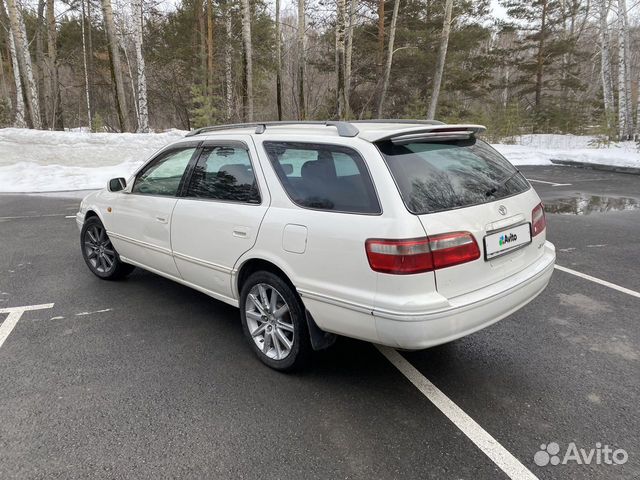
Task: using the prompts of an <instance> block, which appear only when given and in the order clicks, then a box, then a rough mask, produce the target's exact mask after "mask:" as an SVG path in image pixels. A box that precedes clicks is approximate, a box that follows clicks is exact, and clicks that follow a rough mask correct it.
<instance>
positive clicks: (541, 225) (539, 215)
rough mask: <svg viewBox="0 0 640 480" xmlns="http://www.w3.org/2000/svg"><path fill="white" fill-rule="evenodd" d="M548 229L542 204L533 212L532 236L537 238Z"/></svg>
mask: <svg viewBox="0 0 640 480" xmlns="http://www.w3.org/2000/svg"><path fill="white" fill-rule="evenodd" d="M546 227H547V219H546V217H545V215H544V207H543V205H542V203H539V204H538V205H536V208H534V209H533V211H532V212H531V236H532V237H535V236H536V235H538V234H539V233H541V232H542V231H543V230H544V229H545V228H546Z"/></svg>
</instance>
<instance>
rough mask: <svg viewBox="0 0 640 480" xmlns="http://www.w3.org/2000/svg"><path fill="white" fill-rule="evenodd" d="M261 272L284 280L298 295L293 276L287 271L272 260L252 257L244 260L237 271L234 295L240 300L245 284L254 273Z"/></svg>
mask: <svg viewBox="0 0 640 480" xmlns="http://www.w3.org/2000/svg"><path fill="white" fill-rule="evenodd" d="M260 270H265V271H267V272H271V273H273V274H275V275H278V276H279V277H280V278H282V280H284V281H285V282H286V283H288V284H289V286H290V287H291V288H292V289H293V291H294V292H296V294H297V289H296V286H295V285H294V283H293V281H292V280H291V276H290V275H289V274H288V273H287V272H286V271H285V269H283V268H282V267H280V266H278V265H277V264H275V263H274V262H273V261H271V260H267V259H264V258H261V257H252V258H247V259H245V260H243V261H242V263H241V264H240V266H239V267H238V269H237V272H236V275H235V280H234V285H233V287H234V290H235V291H234V294H235V295H237V298H238V299H239V298H240V292H241V291H242V286H243V285H244V282H246V281H247V279H248V278H249V276H250V275H251V274H252V273H254V272H258V271H260Z"/></svg>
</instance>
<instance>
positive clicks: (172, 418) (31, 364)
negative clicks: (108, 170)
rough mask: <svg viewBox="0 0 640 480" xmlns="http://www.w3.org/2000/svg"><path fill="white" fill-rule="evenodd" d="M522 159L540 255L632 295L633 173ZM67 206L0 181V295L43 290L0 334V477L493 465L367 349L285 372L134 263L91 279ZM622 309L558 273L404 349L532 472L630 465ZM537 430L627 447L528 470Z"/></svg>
mask: <svg viewBox="0 0 640 480" xmlns="http://www.w3.org/2000/svg"><path fill="white" fill-rule="evenodd" d="M523 171H524V173H525V175H527V177H528V178H530V179H532V180H536V181H535V182H534V183H533V184H534V186H535V188H536V189H537V190H538V192H539V193H540V194H541V196H542V197H543V200H544V201H545V204H546V205H547V207H548V210H549V211H551V212H557V213H550V214H549V215H548V225H549V237H550V239H551V240H552V241H553V242H554V243H555V244H556V246H557V248H558V264H559V265H562V266H565V267H568V268H570V269H573V270H576V271H579V272H582V273H585V274H588V275H592V276H594V277H597V278H600V279H602V280H606V281H609V282H612V283H614V284H617V285H620V286H623V287H627V288H628V289H632V290H635V291H638V290H640V275H638V267H639V266H640V260H639V259H640V242H639V240H638V239H639V238H640V209H638V204H639V202H640V177H637V176H631V175H622V174H612V173H604V172H593V171H585V170H578V169H571V168H563V167H544V168H541V167H535V168H534V167H530V168H523ZM542 182H547V183H542ZM559 184H560V185H559ZM566 184H570V185H566ZM621 199H624V200H621ZM77 204H78V200H77V199H74V198H63V197H58V196H36V195H2V196H0V309H3V308H9V307H18V306H24V305H37V304H46V303H54V306H53V308H51V309H43V310H36V311H28V312H25V313H24V314H23V315H22V317H21V318H20V319H19V321H18V322H17V324H16V326H15V328H14V329H13V331H12V332H11V334H10V335H9V336H8V337H7V338H6V341H5V342H4V343H3V344H2V345H1V346H0V478H2V479H10V478H65V479H67V478H88V477H92V478H154V479H155V478H177V477H182V478H198V479H200V478H291V479H300V478H366V479H368V478H420V479H424V478H433V479H474V480H480V479H491V480H493V479H500V478H509V477H508V476H507V475H506V474H505V473H503V472H502V470H500V469H499V468H498V466H497V465H496V464H495V463H494V462H493V461H492V460H491V459H490V458H489V457H488V456H486V455H485V454H484V453H483V452H482V451H481V450H480V449H479V448H477V447H476V445H474V443H473V442H472V441H471V440H470V439H469V438H468V437H467V436H466V435H465V434H464V433H463V432H462V431H461V430H460V429H459V428H458V427H457V426H456V425H455V424H454V423H452V422H451V421H450V420H449V419H448V418H447V417H446V416H445V415H443V414H442V413H441V412H440V411H439V410H438V409H437V408H436V407H435V405H434V404H433V403H431V401H429V399H427V398H426V397H425V396H424V395H423V394H422V393H421V392H420V391H419V390H418V389H416V388H415V387H414V386H413V385H412V384H411V383H410V382H409V381H408V380H407V379H406V378H405V377H404V376H403V375H402V374H401V373H400V372H399V371H398V370H397V369H396V368H395V367H394V366H392V365H391V364H390V363H389V362H388V361H387V360H386V359H385V357H383V356H382V355H381V354H380V352H378V351H377V350H376V348H375V347H373V346H372V345H370V344H367V343H363V342H358V341H354V340H348V339H341V340H340V341H339V342H338V343H337V345H336V346H335V347H334V348H333V349H331V350H329V351H326V352H321V353H319V354H317V355H315V357H314V362H313V365H312V368H311V369H310V370H309V371H308V372H306V373H301V374H296V375H283V374H279V373H276V372H273V371H271V370H269V369H267V368H265V367H264V366H262V364H261V363H260V362H259V361H258V360H257V359H256V358H255V357H254V355H253V353H252V352H251V351H250V350H249V348H248V346H247V345H246V344H245V340H244V338H243V336H242V330H241V328H240V323H239V321H238V315H237V311H235V310H234V309H233V308H231V307H228V306H226V305H224V304H222V303H220V302H217V301H215V300H212V299H210V298H208V297H206V296H204V295H202V294H199V293H197V292H195V291H192V290H190V289H188V288H186V287H183V286H180V285H177V284H174V283H172V282H170V281H168V280H164V279H163V278H160V277H158V276H155V275H153V274H150V273H146V272H143V271H140V270H138V271H136V272H135V273H134V274H133V275H132V276H131V277H130V278H129V279H127V280H126V281H123V282H114V283H111V282H103V281H100V280H98V279H97V278H96V277H94V276H93V275H91V274H90V273H89V271H88V270H87V269H86V267H85V265H84V264H83V262H82V259H81V257H80V254H79V248H78V243H79V240H78V232H77V229H76V226H75V221H74V220H73V219H71V218H65V217H66V216H69V215H73V214H74V213H75V211H76V209H77ZM602 211H606V213H603V212H602ZM14 217H19V218H14ZM25 217H26V218H25ZM639 311H640V298H636V297H634V296H632V295H629V294H627V293H623V292H620V291H617V290H614V289H611V288H608V287H605V286H603V285H600V284H598V283H595V282H593V281H590V280H587V279H584V278H581V277H578V276H575V275H572V274H569V273H566V272H563V271H556V273H555V274H554V277H553V279H552V281H551V284H550V285H549V288H548V289H547V290H546V291H545V292H544V293H543V294H542V295H541V296H540V297H538V298H537V299H536V300H535V301H533V302H532V303H531V304H529V305H528V306H526V307H525V308H523V309H522V310H521V311H519V312H517V313H516V314H514V315H512V316H511V317H509V318H508V319H505V320H504V321H502V322H499V323H498V324H496V325H494V326H492V327H490V328H488V329H485V330H483V331H481V332H478V333H476V334H474V335H472V336H470V337H467V338H464V339H461V340H458V341H456V342H453V343H450V344H447V345H443V346H440V347H436V348H432V349H430V350H426V351H423V352H415V353H407V354H403V358H405V359H407V360H408V361H409V362H410V364H411V365H413V366H414V367H415V368H416V369H417V370H418V371H419V372H420V373H421V374H422V375H424V377H426V378H427V379H429V380H430V381H431V382H433V384H434V385H435V386H436V387H438V388H439V389H440V390H441V391H442V392H443V393H444V395H446V397H448V398H449V399H450V400H451V401H453V402H455V404H457V405H458V406H459V407H460V408H461V409H462V410H463V411H464V412H465V413H466V414H467V415H469V416H470V417H471V418H472V419H473V420H475V421H476V422H477V423H478V424H479V425H480V426H481V427H482V428H483V429H484V430H485V431H486V432H487V433H488V434H490V435H491V436H492V437H493V438H495V440H496V441H497V442H499V443H500V444H501V445H502V446H503V447H504V448H505V449H506V450H507V451H508V452H510V453H511V454H512V455H513V456H514V457H515V458H516V459H517V460H519V461H520V462H521V463H522V464H523V465H524V466H525V467H526V468H528V469H529V470H530V471H531V472H532V473H533V474H534V475H536V476H537V477H539V478H541V479H551V478H562V479H566V478H576V479H583V478H584V479H618V478H619V479H623V478H624V479H630V478H640V419H639V412H638V398H639V397H640V385H639V383H640V382H639V380H640V368H639V367H640V329H639V327H638V320H639V314H638V312H639ZM3 320H4V322H8V321H9V318H8V317H7V315H6V314H0V322H2V321H3ZM1 328H2V326H1V325H0V330H1ZM0 338H1V337H0ZM549 442H557V443H558V444H559V445H560V447H561V450H562V451H561V455H562V454H564V452H565V450H566V448H567V445H568V444H569V443H570V442H575V444H576V446H577V448H583V449H585V450H590V449H592V448H596V443H599V444H601V445H602V446H604V445H605V444H607V445H610V446H612V447H613V448H616V449H617V448H623V449H625V450H626V452H627V453H628V461H627V463H625V464H624V465H602V464H601V465H597V464H595V460H594V461H593V462H592V464H590V465H578V464H576V463H575V462H572V463H569V464H567V465H556V466H552V465H548V466H544V467H540V466H538V465H536V464H535V463H534V454H535V453H536V452H537V451H538V450H539V449H540V445H541V444H545V445H546V444H548V443H549ZM513 478H517V477H513Z"/></svg>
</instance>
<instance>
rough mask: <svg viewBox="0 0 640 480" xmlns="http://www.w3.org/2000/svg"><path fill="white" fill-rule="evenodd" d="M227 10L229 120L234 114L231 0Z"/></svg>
mask: <svg viewBox="0 0 640 480" xmlns="http://www.w3.org/2000/svg"><path fill="white" fill-rule="evenodd" d="M225 5H226V12H225V19H224V28H225V34H226V36H227V41H226V43H225V46H224V90H225V97H226V98H225V100H226V108H227V120H231V118H232V116H233V57H232V55H233V45H232V44H231V38H232V36H233V29H232V23H231V6H230V2H229V1H228V0H227V2H226V4H225Z"/></svg>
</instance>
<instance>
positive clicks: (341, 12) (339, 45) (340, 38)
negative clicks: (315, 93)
mask: <svg viewBox="0 0 640 480" xmlns="http://www.w3.org/2000/svg"><path fill="white" fill-rule="evenodd" d="M336 13H337V15H336V93H337V96H338V118H339V119H341V120H342V119H344V118H347V117H348V116H349V106H348V105H347V97H346V92H345V82H344V80H345V74H344V68H345V58H344V55H345V30H346V0H338V1H337V12H336Z"/></svg>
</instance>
